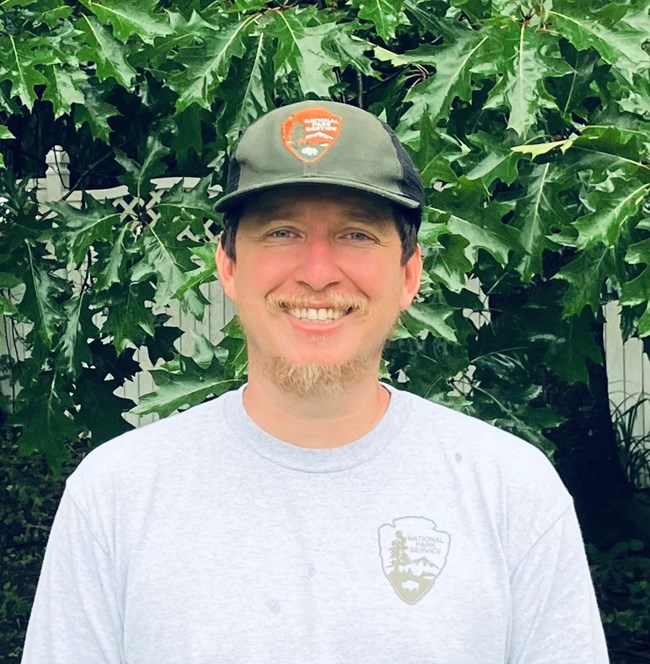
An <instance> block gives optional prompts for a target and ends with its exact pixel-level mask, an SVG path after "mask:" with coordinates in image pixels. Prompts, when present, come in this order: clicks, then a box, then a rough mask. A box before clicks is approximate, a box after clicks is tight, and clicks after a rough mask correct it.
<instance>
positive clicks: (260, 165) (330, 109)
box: [216, 100, 424, 212]
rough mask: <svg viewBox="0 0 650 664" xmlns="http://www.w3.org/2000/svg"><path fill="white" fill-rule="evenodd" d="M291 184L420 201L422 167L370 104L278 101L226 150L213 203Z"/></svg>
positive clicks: (223, 206)
mask: <svg viewBox="0 0 650 664" xmlns="http://www.w3.org/2000/svg"><path fill="white" fill-rule="evenodd" d="M295 184H300V185H310V184H315V185H316V184H318V185H323V184H326V185H333V186H337V187H345V188H347V189H354V190H358V191H365V192H368V193H371V194H376V195H377V196H381V197H382V198H385V199H387V200H389V201H391V202H393V203H397V204H398V205H401V206H403V207H406V208H410V209H413V210H416V209H417V210H421V209H422V208H423V207H424V190H423V187H422V180H421V178H420V174H419V173H418V171H417V169H416V168H415V165H414V164H413V161H412V159H411V157H410V156H409V154H408V153H407V152H406V150H405V149H404V147H403V146H402V144H401V143H400V142H399V140H398V139H397V137H396V136H395V133H394V132H393V130H392V129H391V128H390V127H389V126H388V125H387V124H385V123H384V122H382V121H381V120H379V118H377V117H376V116H374V115H372V114H371V113H368V112H367V111H364V110H362V109H360V108H357V107H356V106H349V105H347V104H340V103H337V102H332V101H320V100H317V101H303V102H299V103H297V104H291V105H289V106H283V107H282V108H277V109H275V110H273V111H270V112H269V113H267V114H266V115H263V116H262V117H261V118H259V119H258V120H256V121H255V122H254V123H253V124H252V125H250V127H248V129H246V130H245V131H244V132H243V133H242V135H241V137H240V139H239V142H238V144H237V147H236V148H235V151H234V154H233V155H232V156H231V158H230V163H229V168H228V181H227V184H226V189H225V192H224V195H223V196H222V197H221V198H220V199H219V200H218V201H217V204H216V209H217V210H218V211H219V212H224V211H227V210H229V209H230V208H233V207H236V206H237V205H240V204H241V203H242V202H243V201H244V200H245V199H247V198H249V197H250V196H252V195H254V194H256V193H258V192H262V191H266V190H269V189H275V188H277V187H283V186H286V185H295Z"/></svg>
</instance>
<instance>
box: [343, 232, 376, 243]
mask: <svg viewBox="0 0 650 664" xmlns="http://www.w3.org/2000/svg"><path fill="white" fill-rule="evenodd" d="M345 237H347V238H349V239H350V240H356V241H357V242H363V241H364V240H366V241H372V237H370V235H368V234H367V233H364V232H363V231H350V232H349V233H346V235H345Z"/></svg>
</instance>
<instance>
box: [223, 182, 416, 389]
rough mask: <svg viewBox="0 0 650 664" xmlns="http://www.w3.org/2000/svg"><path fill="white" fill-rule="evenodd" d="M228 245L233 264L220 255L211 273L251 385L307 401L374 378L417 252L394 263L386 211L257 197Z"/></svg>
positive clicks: (314, 195)
mask: <svg viewBox="0 0 650 664" xmlns="http://www.w3.org/2000/svg"><path fill="white" fill-rule="evenodd" d="M235 246H236V261H232V260H231V259H229V258H228V257H227V256H226V255H225V253H224V252H223V250H222V249H221V248H220V247H219V249H218V250H217V265H218V268H219V275H220V278H221V282H222V285H223V288H224V290H225V292H226V294H227V295H228V297H230V298H231V299H232V300H233V301H234V302H236V304H237V307H238V310H239V317H240V320H241V323H242V326H243V328H244V331H245V333H246V338H247V341H248V356H249V367H250V375H251V378H253V377H254V376H255V375H256V374H257V372H263V373H264V374H266V375H267V376H270V377H271V378H272V380H273V381H274V382H275V383H276V384H278V385H279V386H281V387H284V388H286V389H288V390H290V391H294V392H298V393H309V392H310V391H311V392H313V391H315V390H316V389H318V388H319V383H320V387H321V388H324V389H326V390H331V389H336V388H337V387H345V383H346V382H354V380H358V379H359V378H360V377H361V376H362V375H363V376H365V377H367V376H368V372H372V374H373V375H374V376H375V377H376V375H377V369H378V364H379V359H380V356H381V351H382V348H383V345H384V342H385V340H386V339H387V338H388V336H389V335H390V333H391V331H392V328H393V326H394V324H395V321H396V320H397V318H398V316H399V314H400V312H401V311H402V310H403V309H405V308H406V307H408V306H409V305H410V303H411V301H412V299H413V297H414V295H415V293H416V292H417V289H418V287H419V283H420V274H421V257H420V252H419V249H418V251H416V253H415V254H414V256H412V257H411V258H410V259H409V261H408V262H407V263H406V264H405V265H402V264H401V254H402V248H401V243H400V238H399V234H398V231H397V228H396V226H395V222H394V220H393V214H392V209H391V206H390V204H389V203H387V202H385V201H384V200H382V199H380V198H378V197H375V196H371V195H367V194H363V193H354V192H349V191H346V190H343V189H336V188H331V187H309V186H308V187H297V186H296V187H286V188H283V189H281V190H275V191H270V192H266V193H263V194H260V195H259V196H256V197H255V198H253V199H251V201H250V202H249V203H248V205H247V206H246V208H245V209H244V211H243V213H242V215H241V218H240V222H239V227H238V230H237V239H236V245H235ZM310 382H311V383H315V384H314V385H312V386H311V388H310V387H309V385H307V383H310ZM326 383H327V384H326ZM330 383H331V384H330Z"/></svg>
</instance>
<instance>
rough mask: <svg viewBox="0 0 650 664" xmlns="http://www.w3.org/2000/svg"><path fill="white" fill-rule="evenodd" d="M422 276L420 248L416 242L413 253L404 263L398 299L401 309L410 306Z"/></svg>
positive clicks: (418, 288)
mask: <svg viewBox="0 0 650 664" xmlns="http://www.w3.org/2000/svg"><path fill="white" fill-rule="evenodd" d="M421 278H422V249H421V248H420V245H419V244H418V245H417V246H416V247H415V251H414V252H413V255H412V256H411V257H410V258H409V259H408V261H406V265H404V286H403V288H402V298H401V301H400V307H401V310H402V311H404V310H405V309H408V308H409V307H410V306H411V302H413V298H414V297H415V296H416V295H417V292H418V290H420V279H421Z"/></svg>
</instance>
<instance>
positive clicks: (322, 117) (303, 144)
mask: <svg viewBox="0 0 650 664" xmlns="http://www.w3.org/2000/svg"><path fill="white" fill-rule="evenodd" d="M342 122H343V118H342V117H341V116H340V115H336V114H335V113H331V112H330V111H328V110H327V109H325V108H319V107H317V106H315V107H311V108H303V109H302V110H300V111H297V112H296V113H294V114H293V115H292V116H290V117H288V118H287V119H286V120H285V121H284V122H283V123H282V140H283V142H284V147H285V148H286V149H287V150H289V152H291V154H292V155H293V156H294V157H297V158H298V159H300V161H302V162H304V163H306V164H311V163H313V162H315V161H318V160H319V159H320V158H321V157H322V156H324V155H325V153H326V152H327V151H328V150H329V149H330V148H331V147H332V145H334V143H336V141H337V140H338V138H339V134H340V133H341V123H342Z"/></svg>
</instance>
